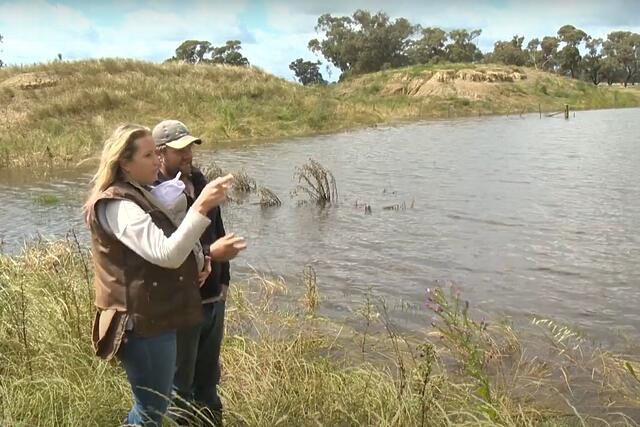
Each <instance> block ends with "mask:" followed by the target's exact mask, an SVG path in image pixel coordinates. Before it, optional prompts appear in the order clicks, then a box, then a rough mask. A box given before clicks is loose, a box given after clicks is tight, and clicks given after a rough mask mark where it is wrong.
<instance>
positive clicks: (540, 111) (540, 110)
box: [538, 104, 542, 118]
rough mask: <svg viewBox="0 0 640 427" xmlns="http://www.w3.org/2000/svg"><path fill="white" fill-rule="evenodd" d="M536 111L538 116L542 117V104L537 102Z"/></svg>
mask: <svg viewBox="0 0 640 427" xmlns="http://www.w3.org/2000/svg"><path fill="white" fill-rule="evenodd" d="M538 112H539V113H540V118H542V106H541V105H540V104H538Z"/></svg>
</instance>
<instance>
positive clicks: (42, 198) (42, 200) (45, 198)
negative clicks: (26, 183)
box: [33, 194, 60, 206]
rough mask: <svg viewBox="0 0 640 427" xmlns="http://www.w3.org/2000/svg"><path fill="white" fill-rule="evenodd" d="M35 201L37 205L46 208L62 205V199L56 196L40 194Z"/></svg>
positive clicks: (35, 197) (34, 198)
mask: <svg viewBox="0 0 640 427" xmlns="http://www.w3.org/2000/svg"><path fill="white" fill-rule="evenodd" d="M33 200H34V201H35V202H36V203H37V204H39V205H44V206H52V205H57V204H58V203H60V198H59V197H58V196H56V195H55V194H38V195H36V196H34V197H33Z"/></svg>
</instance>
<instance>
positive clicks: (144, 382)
mask: <svg viewBox="0 0 640 427" xmlns="http://www.w3.org/2000/svg"><path fill="white" fill-rule="evenodd" d="M117 357H118V359H119V360H120V363H121V364H122V366H123V367H124V370H125V372H126V373H127V378H128V379H129V384H130V385H131V392H132V393H133V408H131V411H130V412H129V416H128V417H127V423H128V424H133V425H139V426H144V427H147V426H149V427H151V426H153V427H155V426H160V425H161V424H162V417H163V415H164V414H165V412H166V411H167V407H168V406H169V403H170V399H171V382H172V381H173V375H174V372H175V365H176V333H175V331H171V332H166V333H163V334H160V335H155V336H152V337H141V336H137V335H136V334H135V333H134V332H133V331H129V332H127V334H126V335H125V341H123V342H122V344H121V346H120V350H119V351H118V354H117Z"/></svg>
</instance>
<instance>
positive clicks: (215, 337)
mask: <svg viewBox="0 0 640 427" xmlns="http://www.w3.org/2000/svg"><path fill="white" fill-rule="evenodd" d="M224 311H225V302H224V301H220V302H214V303H208V304H203V305H202V312H203V314H204V320H203V321H202V323H201V324H199V325H197V326H195V327H193V328H188V329H180V330H178V331H177V333H176V337H177V352H176V372H175V376H174V379H173V391H174V393H175V398H174V404H175V405H176V406H177V407H179V408H182V409H186V408H187V407H188V405H186V403H188V404H192V405H193V404H195V405H196V406H197V407H200V408H205V409H207V410H208V411H212V412H213V413H220V411H222V402H221V401H220V397H219V396H218V383H219V382H220V347H221V345H222V335H223V333H224Z"/></svg>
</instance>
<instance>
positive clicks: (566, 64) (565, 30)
mask: <svg viewBox="0 0 640 427" xmlns="http://www.w3.org/2000/svg"><path fill="white" fill-rule="evenodd" d="M587 37H588V36H587V33H585V32H584V31H582V30H580V29H578V28H576V27H574V26H573V25H564V26H562V27H560V29H559V30H558V38H559V39H560V42H562V43H564V44H565V45H564V47H563V48H562V49H561V50H560V52H558V62H559V64H560V68H561V69H562V70H564V71H568V72H569V73H570V74H571V78H574V79H575V78H576V75H577V73H578V69H579V67H580V61H581V60H582V57H581V56H580V50H579V49H578V46H579V45H580V43H582V41H583V40H585V39H587Z"/></svg>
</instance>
